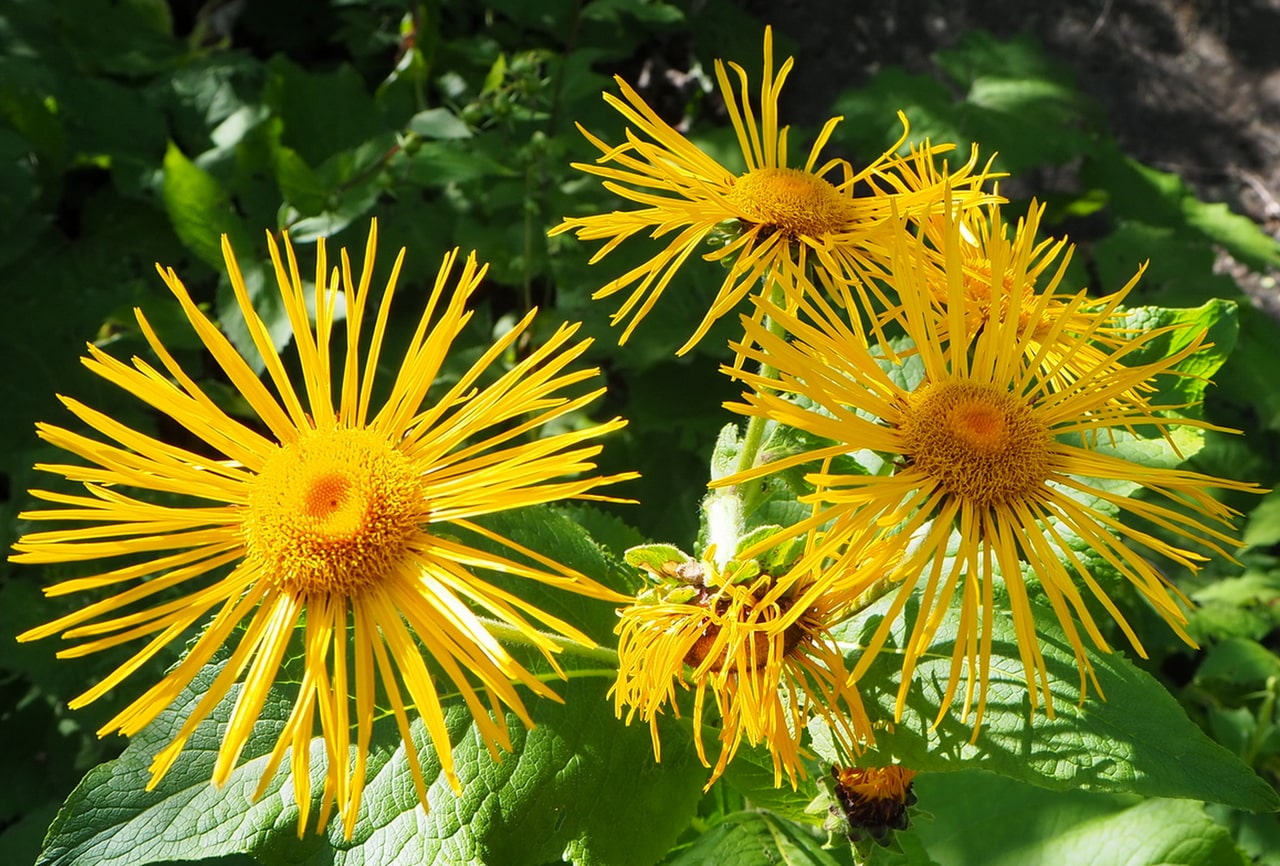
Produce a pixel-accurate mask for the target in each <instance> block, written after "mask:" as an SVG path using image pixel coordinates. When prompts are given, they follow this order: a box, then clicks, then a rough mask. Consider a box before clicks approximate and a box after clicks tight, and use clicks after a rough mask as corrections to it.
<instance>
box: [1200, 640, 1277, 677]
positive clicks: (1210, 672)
mask: <svg viewBox="0 0 1280 866" xmlns="http://www.w3.org/2000/svg"><path fill="white" fill-rule="evenodd" d="M1277 675H1280V658H1277V657H1276V654H1275V653H1273V652H1272V651H1271V650H1269V649H1267V648H1266V647H1264V646H1263V645H1262V644H1260V643H1258V642H1257V641H1252V640H1245V639H1243V638H1234V637H1233V638H1226V639H1224V640H1222V641H1220V642H1218V643H1217V644H1216V645H1214V646H1212V647H1210V648H1209V651H1208V653H1206V654H1205V657H1204V661H1202V662H1200V667H1199V668H1198V669H1197V670H1196V682H1197V683H1200V684H1202V685H1203V684H1205V683H1208V682H1210V681H1213V680H1218V681H1221V682H1224V683H1230V684H1236V685H1256V684H1259V683H1264V682H1266V681H1267V679H1268V678H1270V677H1274V676H1277Z"/></svg>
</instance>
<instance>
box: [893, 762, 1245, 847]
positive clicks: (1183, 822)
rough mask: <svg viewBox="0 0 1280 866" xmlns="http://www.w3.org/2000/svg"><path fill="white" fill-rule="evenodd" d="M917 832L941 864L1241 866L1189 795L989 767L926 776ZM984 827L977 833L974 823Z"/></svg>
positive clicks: (919, 785) (920, 780)
mask: <svg viewBox="0 0 1280 866" xmlns="http://www.w3.org/2000/svg"><path fill="white" fill-rule="evenodd" d="M915 790H916V794H917V796H918V797H919V798H920V805H919V808H920V810H921V811H923V812H926V813H928V814H929V815H930V816H931V817H930V819H929V820H917V821H914V822H913V824H912V831H911V832H912V833H913V834H915V835H917V836H918V837H919V838H920V840H921V841H922V842H923V844H924V847H925V849H926V850H927V851H928V852H929V856H930V857H931V858H932V859H933V860H934V861H936V862H937V863H938V864H940V866H960V864H982V866H1023V864H1026V863H1053V864H1056V866H1086V864H1087V866H1134V864H1140V863H1150V864H1174V863H1176V864H1180V866H1244V864H1245V862H1246V861H1245V860H1244V858H1243V857H1242V856H1241V854H1240V853H1239V852H1238V851H1237V850H1236V849H1235V845H1234V844H1233V843H1232V840H1231V834H1230V833H1229V832H1228V830H1227V828H1226V827H1223V826H1222V825H1220V824H1218V823H1217V822H1215V821H1214V820H1213V819H1212V818H1210V817H1209V816H1208V815H1207V814H1205V810H1204V807H1203V806H1202V805H1201V804H1199V803H1196V802H1192V801H1187V800H1148V801H1145V802H1140V801H1135V800H1134V798H1131V797H1121V796H1110V795H1108V796H1100V795H1097V794H1089V793H1085V792H1082V791H1064V792H1061V793H1050V792H1047V791H1043V790H1038V789H1036V788H1034V787H1031V786H1028V785H1025V784H1020V783H1018V782H1014V781H1011V780H1009V779H1002V778H1000V777H998V776H992V775H989V774H986V773H978V772H960V773H952V774H947V775H933V774H928V775H924V774H922V775H920V776H917V777H916V780H915ZM977 827H980V828H982V830H981V832H974V828H977Z"/></svg>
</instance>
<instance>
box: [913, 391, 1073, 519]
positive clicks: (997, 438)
mask: <svg viewBox="0 0 1280 866" xmlns="http://www.w3.org/2000/svg"><path fill="white" fill-rule="evenodd" d="M899 431H900V432H901V434H902V436H903V439H904V440H905V443H906V444H905V446H904V449H903V453H904V454H905V455H906V456H908V457H910V458H911V463H912V468H913V469H915V470H916V471H918V472H922V473H924V474H925V475H927V476H928V477H930V478H933V479H935V480H936V481H937V482H938V484H939V485H940V486H941V487H942V489H944V490H945V491H947V492H948V493H950V494H952V495H954V496H959V497H962V498H964V499H967V500H969V501H970V502H972V503H974V504H975V505H980V506H982V505H994V504H997V503H1000V502H1008V501H1010V500H1017V499H1026V498H1030V497H1034V496H1036V495H1037V494H1038V492H1039V491H1040V490H1041V489H1042V487H1043V484H1044V481H1045V479H1046V478H1048V477H1049V474H1050V472H1049V443H1050V441H1051V437H1050V435H1049V431H1048V429H1047V428H1046V427H1045V425H1044V423H1043V422H1042V421H1040V419H1039V418H1037V417H1036V415H1035V413H1034V412H1033V411H1032V409H1031V407H1030V406H1028V405H1027V403H1026V402H1025V401H1024V400H1021V399H1019V398H1018V397H1015V396H1013V395H1012V394H1009V393H1006V392H1004V391H1002V390H1000V389H998V388H995V387H993V386H991V385H985V384H979V383H974V382H954V381H953V382H943V383H940V384H936V385H923V386H921V387H920V388H918V389H917V390H916V391H915V392H914V393H913V394H912V395H911V396H910V397H909V398H908V400H907V406H906V408H905V410H904V412H903V417H902V420H901V421H900V423H899Z"/></svg>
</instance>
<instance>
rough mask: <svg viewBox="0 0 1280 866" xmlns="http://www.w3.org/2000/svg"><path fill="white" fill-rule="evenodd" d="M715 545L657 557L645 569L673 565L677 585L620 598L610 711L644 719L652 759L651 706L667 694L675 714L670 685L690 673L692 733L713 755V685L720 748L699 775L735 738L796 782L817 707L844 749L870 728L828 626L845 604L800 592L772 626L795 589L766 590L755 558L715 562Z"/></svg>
mask: <svg viewBox="0 0 1280 866" xmlns="http://www.w3.org/2000/svg"><path fill="white" fill-rule="evenodd" d="M712 552H713V551H708V556H707V557H706V558H705V559H703V560H701V561H698V560H688V561H685V562H676V561H672V562H670V563H666V564H664V568H663V569H662V571H663V573H662V574H655V575H654V576H655V577H657V578H658V579H659V580H662V579H663V578H670V577H674V578H675V579H676V583H677V584H678V585H677V586H676V587H675V588H673V589H670V590H668V591H665V592H664V591H661V590H659V591H658V592H657V593H652V592H651V593H647V594H645V595H644V596H642V597H640V598H638V599H637V601H636V603H634V604H631V605H629V606H627V607H625V608H624V609H623V610H622V613H621V622H620V623H619V624H618V627H617V632H618V635H619V638H618V680H617V683H616V684H615V685H614V689H613V694H614V701H615V707H616V709H617V713H618V715H619V717H621V716H622V715H623V714H624V713H625V714H626V717H627V721H628V723H629V722H630V721H631V720H632V719H633V718H635V717H637V716H638V717H639V718H640V720H641V721H645V722H648V723H649V725H650V730H651V733H652V736H653V751H654V756H655V757H657V758H658V759H661V754H662V750H661V743H660V741H659V734H658V718H659V716H660V715H661V714H662V711H663V709H664V708H665V707H666V706H668V705H670V706H671V708H672V712H674V713H676V714H677V715H678V714H679V709H678V707H677V705H676V695H677V691H676V689H677V687H679V688H681V689H689V688H690V687H691V684H692V688H693V689H694V705H693V730H694V744H695V747H696V748H697V752H698V757H699V758H700V759H701V760H702V763H703V764H704V765H705V766H708V767H710V766H711V764H710V762H709V761H708V760H707V757H706V749H705V746H704V744H703V726H704V723H705V722H707V721H709V720H708V718H707V716H708V714H707V711H706V708H705V706H706V699H707V693H708V692H710V693H711V695H712V697H713V699H714V701H715V704H716V710H717V715H718V717H719V725H720V728H719V740H720V754H719V757H718V758H717V760H716V763H715V767H714V769H713V770H712V773H711V778H710V779H709V780H708V781H707V787H710V786H711V785H712V783H714V782H715V780H716V779H718V778H719V777H720V775H721V774H722V773H723V772H724V770H725V768H726V767H727V766H728V764H729V762H730V761H731V760H733V756H734V755H735V754H736V753H737V750H738V747H739V746H740V745H741V744H742V741H743V740H744V739H745V740H746V741H747V742H748V743H749V744H751V745H753V746H754V745H758V744H760V743H764V744H765V745H766V746H767V748H768V749H769V752H770V754H771V755H772V758H773V768H774V784H775V785H779V784H781V782H782V778H783V776H784V775H785V776H786V777H787V779H788V780H789V781H790V783H791V785H792V786H793V787H794V786H795V784H796V779H797V777H803V776H804V775H805V769H804V764H803V762H802V749H801V746H800V741H801V738H802V737H803V736H804V732H805V726H806V723H807V722H808V720H809V719H810V718H814V717H819V718H821V719H823V720H824V722H825V723H826V726H827V727H828V728H829V729H830V730H831V732H832V735H833V739H834V742H835V743H836V745H837V746H838V747H840V748H841V750H842V751H843V752H845V753H846V754H848V755H849V756H850V757H852V756H856V755H857V754H859V753H860V752H861V746H862V744H863V743H865V742H868V741H870V740H871V739H872V732H871V723H870V721H869V720H868V719H867V715H866V711H865V710H864V709H863V705H862V699H861V698H860V697H859V695H858V691H857V689H856V688H855V687H854V686H853V685H852V683H851V681H850V678H849V675H848V672H847V671H846V669H845V664H844V657H843V655H842V654H841V652H840V650H839V648H838V646H837V645H836V643H835V641H834V639H833V638H832V637H831V635H830V629H831V627H833V626H834V625H835V624H836V623H837V622H838V621H839V617H840V615H841V613H842V612H843V611H842V610H841V609H838V608H837V607H834V606H832V604H831V601H832V599H833V597H832V596H819V597H817V598H813V599H808V598H806V600H805V602H804V604H805V606H804V607H803V608H802V609H798V610H796V611H795V613H794V615H793V616H792V617H791V622H790V624H789V625H788V626H787V627H786V628H785V629H784V630H778V629H777V628H776V625H777V623H778V621H779V620H780V619H781V618H782V617H783V616H785V615H786V614H787V612H788V611H789V610H791V609H792V599H793V598H794V597H796V596H798V595H799V593H798V592H797V593H795V594H794V595H793V594H790V593H779V592H778V591H775V580H774V577H773V576H772V575H770V574H768V573H760V569H759V568H758V567H756V563H755V562H754V561H751V562H749V563H748V562H734V561H730V562H728V563H726V564H723V565H717V564H716V563H715V562H714V561H713V560H712V558H711V556H710V554H711V553H712ZM667 582H668V583H670V581H669V580H668V581H667Z"/></svg>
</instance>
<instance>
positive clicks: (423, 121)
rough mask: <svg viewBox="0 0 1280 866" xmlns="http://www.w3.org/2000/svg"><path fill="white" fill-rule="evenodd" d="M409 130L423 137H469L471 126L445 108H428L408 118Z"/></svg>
mask: <svg viewBox="0 0 1280 866" xmlns="http://www.w3.org/2000/svg"><path fill="white" fill-rule="evenodd" d="M409 131H410V132H414V133H417V134H418V135H420V136H422V137H423V138H470V137H471V128H470V127H469V126H467V124H466V123H464V122H463V121H462V119H461V118H459V117H458V116H457V115H456V114H454V113H453V112H452V111H450V110H449V109H447V108H428V109H427V110H426V111H419V112H418V113H417V114H415V115H414V116H413V117H411V118H409Z"/></svg>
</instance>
